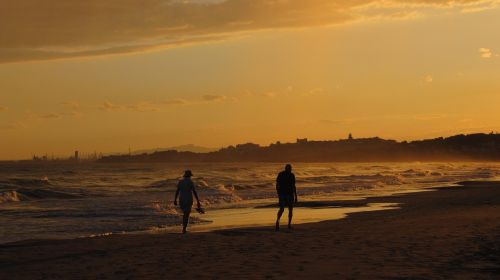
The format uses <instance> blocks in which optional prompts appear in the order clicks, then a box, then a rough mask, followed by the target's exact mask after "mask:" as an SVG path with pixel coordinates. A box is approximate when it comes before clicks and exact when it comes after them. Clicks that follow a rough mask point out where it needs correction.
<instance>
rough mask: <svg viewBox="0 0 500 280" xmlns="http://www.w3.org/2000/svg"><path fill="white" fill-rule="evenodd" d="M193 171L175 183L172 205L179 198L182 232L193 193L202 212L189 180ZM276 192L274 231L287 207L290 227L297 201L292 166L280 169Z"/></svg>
mask: <svg viewBox="0 0 500 280" xmlns="http://www.w3.org/2000/svg"><path fill="white" fill-rule="evenodd" d="M192 176H193V173H192V172H191V170H186V171H185V172H184V176H183V178H182V179H181V180H180V181H179V182H178V183H177V190H176V192H175V198H174V205H176V206H177V198H179V207H180V208H181V210H182V212H183V218H182V233H186V228H187V225H188V223H189V216H190V215H191V209H192V207H193V195H194V197H195V198H196V202H197V208H196V210H197V211H198V212H200V213H204V210H203V209H202V208H201V204H200V199H199V198H198V193H197V192H196V188H195V183H194V182H193V180H191V177H192ZM276 192H277V194H278V200H279V210H278V216H277V219H276V231H279V229H280V219H281V216H282V215H283V212H284V211H285V207H288V228H289V229H291V228H292V217H293V206H294V204H295V203H297V202H298V199H297V188H296V187H295V175H294V174H293V173H292V166H291V165H290V164H287V165H286V166H285V170H284V171H281V172H280V173H279V174H278V177H277V178H276Z"/></svg>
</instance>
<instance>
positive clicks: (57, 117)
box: [38, 113, 61, 119]
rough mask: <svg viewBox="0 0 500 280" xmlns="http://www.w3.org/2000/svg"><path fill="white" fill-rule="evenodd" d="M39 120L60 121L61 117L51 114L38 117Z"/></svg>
mask: <svg viewBox="0 0 500 280" xmlns="http://www.w3.org/2000/svg"><path fill="white" fill-rule="evenodd" d="M38 118H40V119H60V118H61V115H59V114H56V113H49V114H42V115H38Z"/></svg>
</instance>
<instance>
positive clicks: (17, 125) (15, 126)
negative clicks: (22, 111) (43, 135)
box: [0, 122, 24, 130]
mask: <svg viewBox="0 0 500 280" xmlns="http://www.w3.org/2000/svg"><path fill="white" fill-rule="evenodd" d="M19 128H24V124H23V123H21V122H13V123H9V124H0V130H14V129H19Z"/></svg>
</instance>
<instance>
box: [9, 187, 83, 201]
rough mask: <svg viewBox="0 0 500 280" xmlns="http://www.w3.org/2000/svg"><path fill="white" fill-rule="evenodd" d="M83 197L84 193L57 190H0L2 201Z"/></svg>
mask: <svg viewBox="0 0 500 280" xmlns="http://www.w3.org/2000/svg"><path fill="white" fill-rule="evenodd" d="M82 197H83V195H82V194H73V193H67V192H62V191H55V190H44V189H17V190H8V191H3V192H0V203H4V202H20V201H27V200H40V199H75V198H82Z"/></svg>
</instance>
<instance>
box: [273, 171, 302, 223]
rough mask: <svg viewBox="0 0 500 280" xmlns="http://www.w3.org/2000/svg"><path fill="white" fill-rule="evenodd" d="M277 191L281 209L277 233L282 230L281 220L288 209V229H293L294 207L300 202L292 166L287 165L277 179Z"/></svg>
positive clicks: (277, 221) (277, 220)
mask: <svg viewBox="0 0 500 280" xmlns="http://www.w3.org/2000/svg"><path fill="white" fill-rule="evenodd" d="M276 191H277V192H278V199H279V207H280V209H279V210H278V218H277V219H276V231H279V230H280V219H281V216H282V215H283V212H284V211H285V206H287V207H288V229H291V228H292V217H293V205H294V203H297V202H298V199H297V188H296V187H295V175H294V174H293V173H292V166H291V165H290V164H287V165H286V166H285V170H284V171H281V172H280V173H279V174H278V177H277V178H276Z"/></svg>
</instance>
